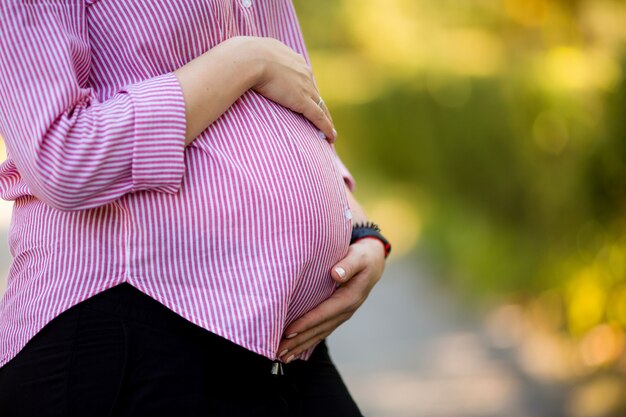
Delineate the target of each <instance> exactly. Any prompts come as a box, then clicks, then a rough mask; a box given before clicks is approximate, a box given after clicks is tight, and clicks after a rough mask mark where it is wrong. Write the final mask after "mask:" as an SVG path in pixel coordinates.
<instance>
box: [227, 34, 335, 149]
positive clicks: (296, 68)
mask: <svg viewBox="0 0 626 417" xmlns="http://www.w3.org/2000/svg"><path fill="white" fill-rule="evenodd" d="M236 41H237V40H236ZM240 42H241V41H240ZM243 42H247V45H248V49H247V53H248V54H249V56H251V57H254V58H253V59H254V61H255V62H256V63H257V64H256V65H259V67H260V68H261V71H260V76H259V79H258V82H257V83H256V84H255V85H253V86H252V90H254V91H256V92H257V93H259V94H262V95H263V96H265V97H267V98H269V99H270V100H273V101H275V102H277V103H278V104H281V105H283V106H285V107H287V108H289V109H291V110H293V111H295V112H297V113H302V114H303V115H304V116H305V117H306V118H307V119H309V120H310V121H311V122H313V124H315V126H317V128H318V129H319V130H321V131H322V132H324V134H325V135H326V138H327V139H328V140H329V141H331V143H332V142H334V141H335V139H336V137H337V132H336V131H335V129H334V127H333V121H332V118H331V116H330V113H329V111H328V109H327V108H326V106H325V105H321V106H320V105H318V102H319V100H320V97H321V96H320V92H319V90H318V88H317V85H316V84H315V80H314V78H313V70H312V69H311V67H310V66H309V65H308V64H307V62H306V61H305V59H304V56H302V55H301V54H299V53H297V52H295V51H294V50H293V49H291V48H290V47H288V46H287V45H285V44H284V43H282V42H281V41H279V40H277V39H274V38H247V39H246V38H244V39H243Z"/></svg>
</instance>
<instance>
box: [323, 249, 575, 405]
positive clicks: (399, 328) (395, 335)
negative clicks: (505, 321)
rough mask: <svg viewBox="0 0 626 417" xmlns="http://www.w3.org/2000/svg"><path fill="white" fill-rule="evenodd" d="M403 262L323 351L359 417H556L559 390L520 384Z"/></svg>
mask: <svg viewBox="0 0 626 417" xmlns="http://www.w3.org/2000/svg"><path fill="white" fill-rule="evenodd" d="M455 305H456V304H455V302H454V299H453V298H452V297H451V296H450V294H446V293H443V292H441V290H439V289H437V288H436V287H435V286H434V285H433V284H432V283H431V281H429V280H428V279H425V278H424V277H423V276H421V274H420V273H419V271H418V268H417V267H416V266H415V264H412V263H411V262H409V261H408V260H400V261H397V262H395V263H390V264H389V265H388V266H387V269H386V271H385V276H384V277H383V279H382V280H381V282H380V283H379V284H378V286H377V287H376V288H375V289H374V290H373V292H372V294H371V295H370V297H369V298H368V300H367V301H366V302H365V304H363V306H362V307H361V308H360V310H359V311H357V313H356V314H355V315H354V316H353V317H352V319H350V321H349V322H347V323H345V324H344V325H343V327H342V328H340V329H338V330H337V331H336V332H335V333H334V334H333V335H332V336H331V337H330V338H329V342H328V344H329V346H330V352H331V355H332V357H333V359H334V360H335V362H336V364H337V366H338V367H339V369H340V371H341V373H342V375H343V376H344V379H345V381H346V384H347V385H348V387H349V389H350V390H351V392H352V394H353V396H354V397H355V399H356V400H357V402H358V404H359V405H360V407H361V408H362V411H363V412H364V414H365V415H366V416H367V417H465V416H468V417H469V416H480V417H492V416H493V417H496V416H498V417H560V416H563V415H564V414H563V412H562V411H561V410H562V409H563V401H564V397H565V395H564V394H565V391H564V389H562V388H560V387H558V386H545V385H541V384H539V383H538V382H536V381H533V380H531V379H529V378H528V377H526V376H525V375H524V374H523V373H522V372H521V371H520V369H519V368H518V366H517V364H516V362H515V359H514V355H513V352H509V351H507V350H502V349H496V348H494V347H492V346H491V345H490V342H489V338H488V337H486V336H485V334H484V333H483V330H482V326H481V324H480V323H479V322H477V321H473V320H472V319H471V318H468V317H467V316H468V315H467V314H464V312H463V311H459V310H458V309H457V308H456V307H455Z"/></svg>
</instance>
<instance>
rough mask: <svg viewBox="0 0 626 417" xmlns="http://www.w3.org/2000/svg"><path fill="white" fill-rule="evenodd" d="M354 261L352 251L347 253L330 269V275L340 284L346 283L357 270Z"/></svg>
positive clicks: (354, 257) (355, 259)
mask: <svg viewBox="0 0 626 417" xmlns="http://www.w3.org/2000/svg"><path fill="white" fill-rule="evenodd" d="M356 261H357V258H356V256H355V254H354V251H352V250H350V251H348V255H347V256H346V257H345V258H343V259H342V260H340V261H339V262H337V263H336V264H335V265H334V266H333V267H332V270H331V272H330V275H331V276H332V277H333V279H334V280H335V281H336V282H338V283H340V284H343V283H345V282H347V281H348V280H349V279H350V278H351V277H352V276H353V275H354V273H355V271H356V270H357V262H356Z"/></svg>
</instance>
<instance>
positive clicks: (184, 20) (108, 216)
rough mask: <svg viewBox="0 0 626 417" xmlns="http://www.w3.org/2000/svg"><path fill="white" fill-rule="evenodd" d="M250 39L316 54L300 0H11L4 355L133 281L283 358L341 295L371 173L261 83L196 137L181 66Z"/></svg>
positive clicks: (0, 324)
mask: <svg viewBox="0 0 626 417" xmlns="http://www.w3.org/2000/svg"><path fill="white" fill-rule="evenodd" d="M238 35H249V36H263V37H273V38H277V39H279V40H281V41H282V42H284V43H286V44H287V45H289V46H290V47H292V48H293V49H294V50H296V51H297V52H299V53H301V54H303V55H304V56H305V57H306V59H307V60H308V55H307V52H306V49H305V45H304V42H303V39H302V34H301V31H300V28H299V24H298V21H297V18H296V14H295V10H294V8H293V4H292V3H291V0H157V1H154V0H134V1H129V0H67V1H58V0H29V1H26V0H2V1H1V2H0V135H2V137H3V139H4V141H5V143H6V148H7V156H8V158H7V160H6V161H5V162H4V163H3V164H2V165H0V196H1V197H2V198H3V199H5V200H14V208H13V214H12V218H11V223H10V227H9V242H8V243H9V248H10V251H11V255H12V257H13V262H12V264H11V265H10V268H9V275H8V282H7V289H6V292H5V294H4V296H3V298H2V299H1V301H0V366H2V365H4V364H5V363H7V362H8V361H9V360H11V359H12V358H13V357H15V355H16V354H17V353H18V352H19V351H20V350H21V349H22V348H23V347H24V346H25V344H26V343H27V342H28V341H29V340H30V339H31V338H32V337H33V336H34V335H35V334H36V333H37V332H38V331H39V330H41V329H42V327H43V326H44V325H46V324H47V323H48V322H49V321H50V320H52V319H53V318H54V317H56V316H58V315H59V314H60V313H61V312H63V311H65V310H67V309H68V308H70V307H71V306H73V305H75V304H77V303H78V302H80V301H82V300H85V299H87V298H89V297H91V296H93V295H95V294H97V293H99V292H101V291H103V290H105V289H107V288H110V287H112V286H115V285H117V284H120V283H122V282H128V283H130V284H131V285H133V286H134V287H136V288H138V289H139V290H141V291H142V292H144V293H145V294H148V295H149V296H151V297H152V298H154V299H156V300H158V301H159V302H161V303H163V304H164V305H165V306H167V307H168V308H170V309H171V310H173V311H174V312H176V313H177V314H179V315H181V316H182V317H184V318H186V319H188V320H190V321H191V322H193V323H195V324H197V325H199V326H201V327H203V328H205V329H207V330H209V331H211V332H214V333H216V334H218V335H221V336H223V337H225V338H227V339H229V340H231V341H233V342H234V343H237V344H238V345H241V346H243V347H245V348H247V349H249V350H252V351H254V352H256V353H258V354H261V355H264V356H266V357H268V358H270V359H275V358H276V357H277V352H276V350H277V348H278V344H279V341H280V339H281V337H282V335H283V332H284V329H285V327H286V326H287V325H288V324H289V323H291V322H292V321H294V320H295V319H296V318H298V317H299V316H301V315H302V314H303V313H305V312H306V311H308V310H310V309H312V308H314V307H315V306H317V305H318V304H319V303H320V302H321V301H323V300H324V299H326V298H327V297H329V296H330V295H331V294H332V292H333V291H334V289H335V285H334V282H333V280H332V278H331V276H330V269H331V267H332V265H334V263H336V262H337V261H338V260H340V259H341V258H343V257H344V256H345V255H346V253H347V251H348V246H349V240H350V233H351V229H352V220H351V215H350V210H349V205H348V199H347V194H346V189H345V184H347V185H348V187H349V188H350V189H351V190H352V189H353V188H354V185H355V182H354V178H353V177H352V176H351V175H350V173H349V171H348V170H347V169H346V167H345V166H344V165H343V164H342V162H341V160H340V159H339V157H338V155H337V153H336V151H335V149H334V147H333V146H332V145H330V144H329V143H328V142H327V141H326V140H323V139H321V138H320V137H319V136H318V133H319V132H318V130H317V129H316V128H315V127H314V125H313V124H312V123H311V122H309V121H308V120H307V119H305V118H304V117H303V116H302V115H301V114H297V113H294V112H292V111H291V110H289V109H287V108H285V107H282V106H281V105H279V104H277V103H275V102H273V101H271V100H268V99H266V98H265V97H263V96H261V95H259V94H257V93H255V92H253V91H248V92H246V93H245V94H244V95H243V96H242V97H241V98H240V99H239V100H237V102H236V103H235V104H234V105H233V106H232V107H231V108H230V109H229V110H228V111H227V112H226V113H224V114H223V115H222V116H221V117H220V118H219V119H218V120H217V121H216V122H214V123H213V124H211V126H209V127H208V128H207V129H206V130H205V131H204V132H203V133H202V134H201V135H200V136H198V138H196V140H195V141H194V142H193V143H191V145H189V146H188V147H185V146H184V140H185V103H184V100H183V95H182V91H181V88H180V85H179V83H178V81H177V79H176V78H175V76H174V75H173V73H172V71H174V70H176V69H177V68H179V67H181V66H183V65H184V64H185V63H187V62H188V61H190V60H192V59H193V58H195V57H197V56H198V55H200V54H202V53H204V52H205V51H207V50H208V49H210V48H211V47H213V46H215V45H217V44H219V43H220V42H222V41H224V40H226V39H228V38H230V37H233V36H238ZM344 182H345V184H344ZM312 350H313V349H309V350H308V351H307V352H305V353H303V354H302V355H301V356H300V358H301V359H308V358H309V356H310V354H311V353H312Z"/></svg>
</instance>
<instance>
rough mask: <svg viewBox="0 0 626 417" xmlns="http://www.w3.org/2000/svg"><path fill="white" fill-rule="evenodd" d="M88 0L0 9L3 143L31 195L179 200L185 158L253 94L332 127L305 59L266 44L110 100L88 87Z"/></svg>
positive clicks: (232, 44) (89, 200) (210, 59)
mask: <svg viewBox="0 0 626 417" xmlns="http://www.w3.org/2000/svg"><path fill="white" fill-rule="evenodd" d="M85 13H86V10H85V5H84V2H60V1H59V2H45V3H44V2H23V1H18V0H3V1H2V2H0V19H1V20H2V25H0V74H2V76H1V77H0V115H1V118H0V135H2V136H3V139H4V142H5V144H6V146H7V149H8V151H9V153H10V154H11V156H12V158H13V160H14V162H15V165H16V166H17V169H18V171H19V173H20V175H21V177H22V179H23V181H24V182H25V183H26V185H27V186H28V188H29V190H30V191H31V193H32V194H33V195H34V196H35V197H37V198H38V199H40V200H41V201H43V202H44V203H46V204H48V205H50V206H51V207H54V208H56V209H59V210H65V211H73V210H85V209H90V208H94V207H98V206H101V205H104V204H108V203H110V202H112V201H115V200H117V199H119V198H120V197H121V196H123V195H125V194H126V193H131V192H136V191H141V190H150V191H155V192H164V193H176V192H177V191H178V190H179V189H180V186H181V182H182V178H183V175H184V168H185V164H184V151H185V146H186V145H188V144H189V143H190V142H191V141H192V140H193V139H195V137H197V136H198V134H199V133H200V132H201V131H202V130H204V129H205V128H206V127H207V126H208V125H209V124H211V123H212V122H213V121H214V120H215V119H217V118H218V117H219V116H220V115H221V114H222V113H223V112H224V111H226V109H228V107H230V106H231V105H232V104H233V102H234V101H235V100H236V99H237V98H238V97H239V96H240V95H241V94H243V93H244V92H245V91H246V90H248V89H249V88H252V89H255V90H256V91H257V92H259V93H261V94H263V95H265V96H266V97H268V98H270V99H272V100H274V101H276V102H278V103H279V104H282V105H284V106H286V107H289V108H290V109H292V110H294V111H297V112H300V113H302V114H304V115H305V117H307V118H309V120H311V121H312V122H313V123H314V124H316V126H318V128H320V130H322V131H324V132H325V133H326V134H327V136H328V137H329V138H333V133H332V132H333V128H332V123H331V121H330V120H329V119H328V117H327V115H326V114H325V112H324V111H323V110H322V109H320V108H319V107H318V106H317V102H316V101H315V100H317V98H318V97H319V92H318V91H317V87H316V86H315V84H314V82H313V80H312V72H311V69H310V67H309V66H308V65H307V64H306V62H305V61H304V58H303V57H302V56H301V55H299V54H297V53H296V52H294V51H293V50H292V49H290V48H289V47H287V46H286V45H284V44H283V43H281V42H279V41H277V40H275V39H271V38H256V37H237V38H232V39H229V40H228V41H225V42H223V43H221V44H220V45H218V46H216V47H215V48H212V49H211V50H209V51H208V52H207V53H205V54H203V55H201V56H200V57H198V58H196V59H194V60H193V61H191V62H189V63H188V64H186V65H185V66H183V67H181V68H180V69H178V70H176V71H174V72H169V73H166V74H162V75H158V76H155V77H153V78H150V79H147V80H144V81H141V82H138V83H135V84H132V85H129V86H125V87H124V88H121V89H120V90H119V91H118V92H117V93H116V94H114V95H113V96H112V97H110V98H109V99H107V100H105V101H101V100H99V98H98V96H97V95H96V93H95V92H94V91H93V89H91V88H90V87H89V86H88V81H89V76H90V56H91V51H90V44H89V35H88V30H87V23H86V16H85Z"/></svg>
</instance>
